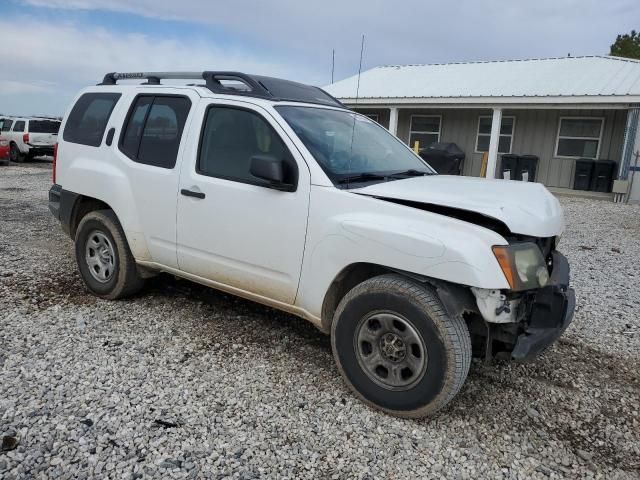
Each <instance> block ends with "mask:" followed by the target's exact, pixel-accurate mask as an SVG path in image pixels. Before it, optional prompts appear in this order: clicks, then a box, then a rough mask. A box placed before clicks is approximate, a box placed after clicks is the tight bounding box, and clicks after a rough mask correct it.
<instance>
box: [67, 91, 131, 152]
mask: <svg viewBox="0 0 640 480" xmlns="http://www.w3.org/2000/svg"><path fill="white" fill-rule="evenodd" d="M119 98H120V94H119V93H85V94H84V95H82V96H81V97H80V98H79V99H78V101H77V102H76V104H75V105H74V106H73V108H72V109H71V113H70V114H69V118H68V119H67V123H66V125H65V127H64V133H63V135H62V138H63V139H64V141H65V142H71V143H80V144H82V145H88V146H90V147H99V146H100V144H101V143H102V136H103V135H104V131H105V129H106V128H107V122H108V121H109V117H110V116H111V112H112V111H113V108H114V107H115V106H116V103H118V99H119Z"/></svg>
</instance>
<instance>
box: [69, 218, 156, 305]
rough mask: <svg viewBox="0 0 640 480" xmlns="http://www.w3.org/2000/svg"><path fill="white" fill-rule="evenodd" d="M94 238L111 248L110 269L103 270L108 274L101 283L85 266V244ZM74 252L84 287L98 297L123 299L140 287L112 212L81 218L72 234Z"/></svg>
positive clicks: (134, 267) (87, 266) (126, 245)
mask: <svg viewBox="0 0 640 480" xmlns="http://www.w3.org/2000/svg"><path fill="white" fill-rule="evenodd" d="M98 236H99V238H100V239H104V242H106V245H108V246H109V247H110V248H111V254H110V255H108V257H109V259H110V265H111V266H110V267H109V269H106V271H107V272H108V273H107V275H105V277H106V278H104V279H103V280H98V279H97V278H96V277H95V276H94V274H92V273H91V271H90V268H92V267H91V266H90V265H89V263H88V260H89V259H88V255H89V254H88V253H87V244H88V242H89V241H90V240H91V239H96V238H98ZM90 237H91V238H90ZM75 252H76V262H77V263H78V268H79V270H80V275H81V276H82V279H83V280H84V283H85V285H86V286H87V287H88V288H89V290H91V292H92V293H94V294H95V295H97V296H99V297H102V298H107V299H110V300H115V299H118V298H124V297H127V296H130V295H133V294H135V293H136V292H138V291H139V290H140V289H141V288H142V286H143V285H144V280H143V279H142V277H141V276H140V274H139V273H138V269H137V266H136V262H135V259H134V258H133V255H132V254H131V250H130V249H129V244H128V243H127V239H126V237H125V235H124V231H123V230H122V227H121V226H120V222H118V219H117V217H116V215H115V213H113V211H112V210H97V211H93V212H89V213H88V214H87V215H85V216H84V217H83V218H82V220H81V221H80V224H79V225H78V229H77V231H76V238H75ZM94 254H95V252H94Z"/></svg>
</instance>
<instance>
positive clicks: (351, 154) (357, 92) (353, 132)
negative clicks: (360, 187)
mask: <svg viewBox="0 0 640 480" xmlns="http://www.w3.org/2000/svg"><path fill="white" fill-rule="evenodd" d="M363 53H364V33H363V34H362V42H361V43H360V65H359V66H358V84H357V85H356V101H355V102H354V106H355V105H358V96H359V95H360V74H361V73H362V54H363ZM355 132H356V115H355V114H353V126H352V127H351V146H350V148H349V152H350V153H349V168H348V169H347V172H348V173H349V174H350V173H351V159H352V158H353V137H354V136H355ZM347 188H349V183H347Z"/></svg>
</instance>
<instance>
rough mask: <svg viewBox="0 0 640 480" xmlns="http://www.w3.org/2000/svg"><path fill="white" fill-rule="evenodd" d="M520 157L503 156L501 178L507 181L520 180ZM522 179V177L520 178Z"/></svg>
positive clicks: (506, 154) (508, 154)
mask: <svg viewBox="0 0 640 480" xmlns="http://www.w3.org/2000/svg"><path fill="white" fill-rule="evenodd" d="M519 166H520V165H519V162H518V155H513V154H511V153H505V154H504V155H502V163H501V164H500V177H499V178H503V179H505V180H519V178H518V176H520V168H519ZM520 178H522V177H520Z"/></svg>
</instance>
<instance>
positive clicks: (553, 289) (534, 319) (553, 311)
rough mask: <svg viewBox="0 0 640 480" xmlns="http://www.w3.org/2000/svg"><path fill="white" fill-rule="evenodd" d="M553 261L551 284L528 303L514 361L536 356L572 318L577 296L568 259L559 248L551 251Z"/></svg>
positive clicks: (555, 338) (513, 353) (561, 331)
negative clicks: (570, 279)
mask: <svg viewBox="0 0 640 480" xmlns="http://www.w3.org/2000/svg"><path fill="white" fill-rule="evenodd" d="M552 260H553V270H552V272H551V277H550V279H549V283H548V284H547V285H546V286H545V287H543V288H541V289H539V290H537V291H536V292H534V293H533V294H532V295H533V297H532V298H531V299H529V301H528V302H526V305H527V308H528V311H527V312H526V317H525V321H524V328H523V330H522V331H521V332H520V333H519V334H518V336H517V339H516V343H515V346H514V348H513V351H512V352H511V358H512V359H514V360H518V361H522V362H526V361H528V360H531V359H533V358H534V357H535V356H536V355H538V354H540V353H541V352H543V351H544V350H545V349H546V348H547V347H549V346H550V345H551V344H553V343H554V342H555V341H556V340H557V339H558V338H560V336H561V335H562V334H563V333H564V331H565V330H566V329H567V327H568V326H569V324H570V323H571V320H572V319H573V312H574V310H575V306H576V296H575V292H574V290H573V288H571V287H569V262H568V261H567V259H566V257H565V256H564V255H562V254H561V253H559V252H557V251H554V252H552Z"/></svg>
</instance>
